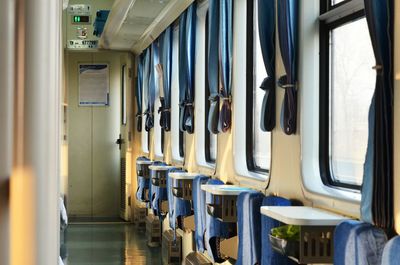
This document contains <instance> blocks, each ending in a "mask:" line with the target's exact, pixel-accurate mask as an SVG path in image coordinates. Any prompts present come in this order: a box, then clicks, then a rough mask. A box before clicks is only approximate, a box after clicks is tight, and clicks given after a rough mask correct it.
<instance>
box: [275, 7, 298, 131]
mask: <svg viewBox="0 0 400 265" xmlns="http://www.w3.org/2000/svg"><path fill="white" fill-rule="evenodd" d="M298 11H299V1H298V0H279V1H278V31H279V34H278V35H279V47H280V49H281V55H282V61H283V64H284V67H285V72H286V75H284V76H281V77H280V78H279V80H278V85H279V86H280V87H281V88H283V89H285V96H284V100H283V104H282V111H281V127H282V129H283V131H284V132H285V133H286V134H288V135H290V134H294V133H296V123H297V47H298V39H297V33H298V13H299V12H298Z"/></svg>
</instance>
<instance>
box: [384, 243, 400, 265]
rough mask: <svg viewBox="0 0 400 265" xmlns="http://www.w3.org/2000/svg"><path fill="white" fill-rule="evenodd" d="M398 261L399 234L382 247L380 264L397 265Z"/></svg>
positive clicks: (399, 255) (399, 251)
mask: <svg viewBox="0 0 400 265" xmlns="http://www.w3.org/2000/svg"><path fill="white" fill-rule="evenodd" d="M399 263H400V236H396V237H394V238H392V239H391V240H389V242H387V244H386V245H385V248H384V249H383V255H382V265H397V264H399Z"/></svg>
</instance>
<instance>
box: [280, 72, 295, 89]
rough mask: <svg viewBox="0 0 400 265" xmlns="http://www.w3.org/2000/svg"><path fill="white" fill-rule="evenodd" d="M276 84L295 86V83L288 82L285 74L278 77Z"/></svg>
mask: <svg viewBox="0 0 400 265" xmlns="http://www.w3.org/2000/svg"><path fill="white" fill-rule="evenodd" d="M278 86H279V87H281V88H283V89H287V88H296V85H295V84H289V82H288V80H287V75H283V76H281V77H280V78H279V79H278Z"/></svg>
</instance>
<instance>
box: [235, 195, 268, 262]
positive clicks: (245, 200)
mask: <svg viewBox="0 0 400 265" xmlns="http://www.w3.org/2000/svg"><path fill="white" fill-rule="evenodd" d="M263 199H264V195H263V194H262V193H260V192H256V191H254V192H251V191H250V192H242V193H240V194H239V196H238V198H237V202H236V206H237V218H238V236H239V249H238V259H237V261H236V265H254V264H260V263H261V237H262V235H261V213H260V207H261V205H262V201H263Z"/></svg>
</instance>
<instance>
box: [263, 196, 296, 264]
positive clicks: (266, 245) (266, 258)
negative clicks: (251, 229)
mask: <svg viewBox="0 0 400 265" xmlns="http://www.w3.org/2000/svg"><path fill="white" fill-rule="evenodd" d="M290 205H291V202H290V201H289V200H288V199H285V198H281V197H276V196H268V197H265V198H264V199H263V202H262V206H290ZM280 225H281V223H280V222H279V221H277V220H275V219H272V218H270V217H268V216H265V215H262V216H261V235H262V236H261V247H262V250H261V264H262V265H288V264H293V265H294V264H297V263H295V262H294V261H292V260H291V259H289V258H288V257H286V256H283V255H281V254H279V253H278V252H276V251H274V250H273V249H272V247H271V243H270V242H269V236H268V235H269V234H270V232H271V229H272V228H274V227H278V226H280Z"/></svg>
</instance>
